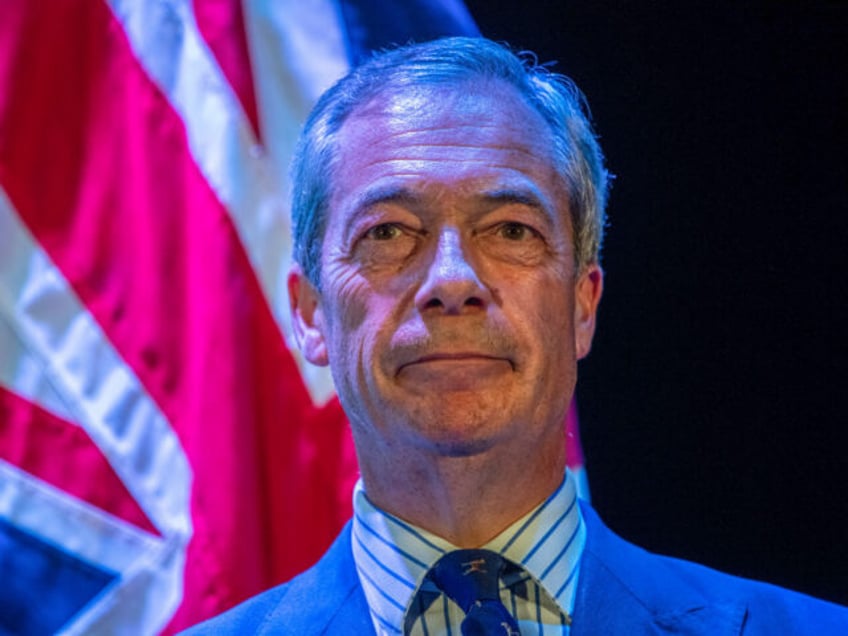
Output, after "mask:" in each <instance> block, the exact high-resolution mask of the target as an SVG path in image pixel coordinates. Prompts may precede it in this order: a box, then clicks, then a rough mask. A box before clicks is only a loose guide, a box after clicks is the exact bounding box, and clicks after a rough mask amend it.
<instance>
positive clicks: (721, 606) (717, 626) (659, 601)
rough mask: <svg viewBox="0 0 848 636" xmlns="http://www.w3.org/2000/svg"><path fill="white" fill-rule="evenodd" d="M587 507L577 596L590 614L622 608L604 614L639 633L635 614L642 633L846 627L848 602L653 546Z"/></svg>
mask: <svg viewBox="0 0 848 636" xmlns="http://www.w3.org/2000/svg"><path fill="white" fill-rule="evenodd" d="M582 508H583V513H584V519H585V520H586V522H587V529H588V539H587V544H586V551H585V553H584V556H583V564H582V565H581V574H580V577H581V578H580V581H579V582H578V604H582V605H583V607H584V608H585V612H586V613H587V614H590V615H593V614H594V615H597V614H599V613H601V612H603V607H620V608H625V612H626V613H627V618H626V619H625V618H619V617H617V616H613V617H612V618H608V617H604V619H603V620H606V621H612V622H613V624H614V626H615V627H616V628H622V627H624V626H625V624H627V625H628V629H629V630H630V631H629V632H628V633H642V632H640V631H639V630H638V629H634V627H635V626H636V625H635V622H634V621H635V620H637V619H638V621H639V623H640V624H641V625H643V626H648V625H650V631H646V632H645V633H674V634H707V633H709V634H748V635H754V634H769V635H771V634H793V635H804V634H810V635H811V636H812V635H814V634H815V635H819V634H822V635H831V634H833V635H835V634H840V635H842V634H848V608H845V607H842V606H839V605H836V604H833V603H828V602H826V601H822V600H819V599H816V598H813V597H810V596H806V595H804V594H800V593H798V592H793V591H791V590H787V589H784V588H780V587H778V586H775V585H771V584H768V583H762V582H759V581H753V580H750V579H745V578H741V577H737V576H733V575H730V574H725V573H723V572H719V571H717V570H713V569H710V568H707V567H704V566H702V565H698V564H696V563H692V562H689V561H684V560H681V559H675V558H672V557H667V556H661V555H657V554H652V553H650V552H648V551H646V550H643V549H642V548H639V547H637V546H635V545H633V544H631V543H629V542H627V541H625V540H624V539H621V538H620V537H618V536H617V535H616V534H615V533H613V532H612V531H611V530H609V529H608V528H607V527H606V526H605V525H604V524H603V522H602V521H601V520H600V519H599V518H598V517H597V515H596V514H595V512H594V510H592V509H591V508H590V507H589V506H588V505H583V506H582ZM581 600H582V603H581ZM575 618H578V617H575ZM619 622H620V624H619ZM612 626H613V625H611V627H612ZM643 629H644V627H643ZM613 631H615V630H613ZM578 632H579V630H578Z"/></svg>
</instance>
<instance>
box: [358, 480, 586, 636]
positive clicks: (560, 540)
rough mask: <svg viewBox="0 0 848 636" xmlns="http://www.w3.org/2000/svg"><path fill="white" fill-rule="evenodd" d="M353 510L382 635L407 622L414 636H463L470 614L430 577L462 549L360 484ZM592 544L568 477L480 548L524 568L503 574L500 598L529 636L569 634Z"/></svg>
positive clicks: (361, 568) (361, 564) (368, 594)
mask: <svg viewBox="0 0 848 636" xmlns="http://www.w3.org/2000/svg"><path fill="white" fill-rule="evenodd" d="M353 508H354V516H353V532H352V544H353V545H352V547H353V557H354V561H355V563H356V569H357V573H358V575H359V580H360V582H361V583H362V587H363V589H364V591H365V598H366V599H367V601H368V606H369V608H370V611H371V618H372V620H373V622H374V627H375V629H376V631H377V634H378V635H380V636H382V635H391V636H396V635H397V634H403V633H404V627H403V626H404V623H405V621H406V622H407V626H408V627H410V626H411V629H408V633H409V634H410V635H411V636H459V634H460V633H461V632H460V629H459V625H460V623H461V622H462V619H463V617H464V613H463V612H462V610H461V609H460V608H459V606H457V605H456V604H455V603H454V602H453V601H451V600H450V599H448V598H447V597H446V596H444V595H443V594H441V593H439V591H438V589H437V588H435V587H434V586H433V584H432V583H431V582H430V580H429V579H425V575H426V574H427V571H428V570H429V569H430V567H431V566H432V565H433V564H434V563H435V562H436V561H437V560H438V559H439V558H440V557H441V556H442V555H443V554H445V553H446V552H449V551H451V550H456V549H457V547H456V546H454V545H452V544H451V543H449V542H448V541H445V540H444V539H441V538H440V537H437V536H436V535H434V534H432V533H430V532H427V531H426V530H424V529H422V528H418V527H415V526H413V525H411V524H409V523H407V522H405V521H402V520H401V519H398V518H397V517H395V516H393V515H390V514H388V513H386V512H383V511H382V510H380V509H378V508H377V507H376V506H374V505H373V504H372V503H371V502H370V501H369V500H368V497H367V496H366V493H365V489H364V486H363V484H362V481H361V480H360V482H359V483H358V484H357V485H356V488H355V490H354V495H353ZM585 542H586V527H585V524H584V522H583V518H582V516H581V513H580V506H578V505H577V490H576V487H575V478H574V476H573V475H572V474H571V473H570V472H569V471H566V473H565V477H564V478H563V481H562V483H561V484H560V486H559V487H558V488H557V490H556V491H555V492H554V493H553V494H552V495H551V496H550V497H549V498H548V499H547V500H546V501H544V502H543V503H542V504H541V505H539V506H538V507H537V508H536V509H534V510H532V511H531V512H529V513H528V514H527V515H525V516H524V517H522V518H521V519H519V520H518V521H516V522H515V523H513V524H512V525H511V526H510V527H508V528H507V529H506V530H504V531H503V532H502V533H501V534H499V535H498V536H497V537H495V538H494V539H492V540H491V541H490V542H489V543H487V544H486V545H485V546H481V547H483V548H487V549H489V550H494V551H495V552H497V553H499V554H501V555H502V556H504V557H506V558H507V559H508V560H509V561H511V562H512V563H514V564H516V565H518V566H520V567H518V568H513V569H512V571H511V572H507V573H505V574H504V575H503V576H502V578H501V600H502V601H503V603H504V605H505V606H506V607H507V608H508V609H509V610H510V611H511V612H512V614H513V615H514V616H515V617H516V619H517V621H518V624H519V628H520V629H521V634H522V636H528V635H530V634H533V635H539V636H549V635H552V634H557V635H560V636H561V635H564V634H568V629H569V627H568V625H569V623H570V622H571V619H570V616H571V613H572V610H573V607H574V595H575V591H576V589H577V577H578V574H579V570H580V556H581V554H582V552H583V546H584V544H585ZM422 599H424V600H422ZM433 599H434V600H433ZM408 615H409V616H408Z"/></svg>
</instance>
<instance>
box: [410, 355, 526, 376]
mask: <svg viewBox="0 0 848 636" xmlns="http://www.w3.org/2000/svg"><path fill="white" fill-rule="evenodd" d="M497 363H503V364H508V365H509V367H510V369H512V370H513V371H515V363H514V362H513V361H512V360H510V359H509V358H506V357H503V356H496V355H490V354H487V353H478V352H473V351H462V352H451V353H431V354H427V355H423V356H420V357H418V358H415V359H414V360H411V361H410V362H406V363H404V364H402V365H401V366H400V367H399V368H398V373H401V372H402V371H404V370H405V369H409V368H414V367H425V366H426V367H433V368H445V369H450V368H460V367H469V368H471V367H474V366H485V365H491V364H497Z"/></svg>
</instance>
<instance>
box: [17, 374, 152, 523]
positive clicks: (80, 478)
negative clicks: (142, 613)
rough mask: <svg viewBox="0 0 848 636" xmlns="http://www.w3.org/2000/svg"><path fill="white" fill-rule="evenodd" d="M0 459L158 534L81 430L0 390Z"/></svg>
mask: <svg viewBox="0 0 848 636" xmlns="http://www.w3.org/2000/svg"><path fill="white" fill-rule="evenodd" d="M0 457H2V458H3V459H5V460H6V461H7V462H9V463H10V464H14V465H15V466H17V467H18V468H20V469H22V470H24V471H26V472H28V473H30V474H31V475H34V476H35V477H38V478H39V479H41V480H43V481H46V482H47V483H48V484H50V485H52V486H55V487H56V488H59V489H60V490H63V491H65V492H67V493H69V494H71V495H73V496H74V497H77V498H78V499H82V500H83V501H87V502H88V503H90V504H92V505H93V506H96V507H98V508H100V509H102V510H105V511H106V512H109V513H111V514H113V515H115V516H116V517H119V518H121V519H123V520H124V521H126V522H127V523H131V524H132V525H134V526H137V527H139V528H141V529H142V530H146V531H147V532H150V533H152V534H156V535H158V534H159V532H158V530H156V528H155V527H154V526H153V524H152V523H151V522H150V519H148V517H147V515H145V514H144V511H143V510H142V509H141V508H140V507H139V505H138V503H137V502H136V500H135V499H134V498H133V496H132V495H131V494H130V493H129V491H127V488H126V486H124V483H123V482H122V481H121V480H120V478H119V477H118V476H117V475H116V474H115V471H114V470H113V469H112V466H111V465H110V464H109V462H108V461H107V460H106V457H104V456H103V453H101V452H100V449H99V448H97V446H96V445H95V444H94V442H92V441H91V438H90V437H89V436H88V434H87V433H86V432H85V431H84V430H83V429H81V428H80V427H79V426H76V425H75V424H72V423H71V422H68V421H66V420H64V419H62V418H61V417H59V416H57V415H54V414H53V413H50V412H49V411H46V410H44V409H43V408H41V407H40V406H38V405H37V404H34V403H32V402H30V401H29V400H27V399H25V398H23V397H21V396H20V395H17V394H16V393H12V392H11V391H8V390H6V388H5V387H2V386H0Z"/></svg>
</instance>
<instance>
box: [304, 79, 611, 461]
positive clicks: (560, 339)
mask: <svg viewBox="0 0 848 636" xmlns="http://www.w3.org/2000/svg"><path fill="white" fill-rule="evenodd" d="M551 145H552V144H551V139H550V132H549V131H548V129H547V127H546V124H545V123H544V121H543V120H542V119H541V117H540V116H539V115H538V114H537V113H535V111H533V110H532V109H531V108H530V107H528V106H527V105H526V104H525V103H524V102H523V101H522V100H521V98H520V97H519V95H518V94H517V93H516V92H515V91H514V89H512V88H511V87H508V86H506V85H504V84H501V83H492V82H489V83H485V84H479V83H464V84H461V85H459V86H457V87H448V88H444V87H440V88H431V89H429V90H426V91H424V92H417V93H415V94H405V95H394V96H391V95H387V96H382V97H380V98H378V99H375V100H373V101H372V102H370V103H369V104H367V105H365V106H363V107H361V108H359V109H358V110H357V111H356V112H355V113H354V114H353V115H352V116H351V117H350V118H349V119H348V120H347V121H346V122H345V124H344V125H343V127H342V129H341V131H340V135H339V141H338V155H337V158H338V161H337V166H338V171H337V173H336V174H335V175H334V178H333V183H332V190H331V192H332V195H331V200H330V207H329V214H328V219H327V229H326V234H325V237H324V242H323V251H322V260H321V287H322V289H321V292H320V293H319V292H317V291H316V290H315V289H314V288H313V287H312V286H311V285H310V284H309V283H308V282H307V281H306V280H305V278H304V277H303V276H302V274H300V272H299V270H298V269H297V268H295V269H294V270H293V273H292V275H291V277H290V280H289V285H290V291H291V297H292V299H293V309H294V317H295V325H296V334H297V337H298V339H299V341H300V344H301V348H302V349H303V351H304V353H305V355H306V357H307V359H309V360H310V361H311V362H313V363H316V364H328V363H329V364H330V366H331V368H332V372H333V378H334V380H335V384H336V389H337V391H338V394H339V397H340V399H341V402H342V405H343V406H344V409H345V411H346V412H347V414H348V417H349V418H350V421H351V425H352V427H353V432H354V436H355V438H356V443H357V448H358V451H359V453H360V461H361V462H362V461H367V459H368V456H369V455H372V456H373V457H374V458H375V459H378V458H379V457H380V456H385V454H386V453H397V452H400V451H402V450H404V449H406V450H408V449H417V450H418V451H423V452H432V453H436V454H441V455H472V454H475V453H479V452H484V451H486V450H487V449H489V448H492V447H493V446H494V445H497V444H500V443H518V442H520V443H519V444H518V447H527V446H530V447H532V446H533V445H535V444H542V443H546V440H550V439H551V438H557V439H559V440H560V443H561V435H562V424H563V417H564V414H565V411H566V409H567V407H568V403H569V401H570V399H571V396H572V393H573V389H574V383H575V378H576V360H577V359H578V358H580V357H582V356H583V355H585V354H586V353H588V350H589V346H590V343H591V338H592V333H593V330H594V318H595V310H596V307H597V303H598V301H599V299H600V294H601V272H600V269H599V268H598V267H597V266H588V267H586V268H584V271H581V272H579V273H578V272H576V271H575V265H574V245H573V240H572V228H571V222H570V216H569V212H568V207H567V205H568V204H567V201H568V197H567V194H566V192H565V190H564V184H563V183H562V182H561V179H559V178H558V177H557V175H556V174H555V172H554V169H553V167H552V165H553V161H552V155H551Z"/></svg>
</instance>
